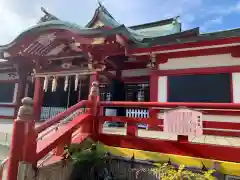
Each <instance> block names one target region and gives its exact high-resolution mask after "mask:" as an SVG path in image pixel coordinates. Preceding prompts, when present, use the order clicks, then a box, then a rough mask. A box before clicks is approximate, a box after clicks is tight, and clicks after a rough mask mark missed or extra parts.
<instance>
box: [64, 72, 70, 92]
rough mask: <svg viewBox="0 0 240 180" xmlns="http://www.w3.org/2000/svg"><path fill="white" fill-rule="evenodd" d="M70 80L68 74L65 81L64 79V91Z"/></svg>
mask: <svg viewBox="0 0 240 180" xmlns="http://www.w3.org/2000/svg"><path fill="white" fill-rule="evenodd" d="M68 80H69V76H66V77H65V81H64V91H67V87H68Z"/></svg>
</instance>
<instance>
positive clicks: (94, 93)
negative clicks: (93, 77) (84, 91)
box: [88, 81, 100, 136]
mask: <svg viewBox="0 0 240 180" xmlns="http://www.w3.org/2000/svg"><path fill="white" fill-rule="evenodd" d="M88 100H89V101H90V105H89V113H90V114H92V115H93V117H94V119H93V136H96V135H97V134H98V133H99V119H98V118H97V116H98V114H99V111H100V109H99V84H98V82H97V81H95V82H93V83H92V87H91V89H90V93H89V96H88Z"/></svg>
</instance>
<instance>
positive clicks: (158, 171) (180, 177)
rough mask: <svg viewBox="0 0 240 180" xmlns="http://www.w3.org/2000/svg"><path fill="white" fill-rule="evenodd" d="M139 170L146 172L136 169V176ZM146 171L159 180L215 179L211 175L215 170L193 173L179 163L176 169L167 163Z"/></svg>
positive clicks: (144, 170)
mask: <svg viewBox="0 0 240 180" xmlns="http://www.w3.org/2000/svg"><path fill="white" fill-rule="evenodd" d="M141 171H143V172H146V169H144V168H142V169H139V170H137V172H136V176H138V175H139V173H140V172H141ZM147 171H148V173H149V174H152V175H154V176H157V177H159V178H160V179H161V180H216V178H215V177H214V176H213V175H212V174H213V173H214V172H215V170H209V171H206V172H201V173H195V172H192V171H189V170H186V169H185V167H184V165H181V166H179V168H178V169H176V168H175V167H174V166H172V165H170V164H168V163H165V164H158V167H156V168H150V169H148V170H147Z"/></svg>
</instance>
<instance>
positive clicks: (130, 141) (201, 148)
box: [98, 134, 240, 162]
mask: <svg viewBox="0 0 240 180" xmlns="http://www.w3.org/2000/svg"><path fill="white" fill-rule="evenodd" d="M98 140H99V141H100V142H102V143H104V144H106V145H108V146H115V147H121V148H130V149H139V150H144V151H152V152H159V153H166V154H175V155H182V156H191V157H199V158H206V159H215V160H222V161H232V162H240V156H239V151H240V148H237V147H229V146H217V145H207V144H196V143H194V144H191V143H183V142H177V141H167V140H158V139H149V138H141V137H134V136H122V135H107V134H101V135H99V138H98Z"/></svg>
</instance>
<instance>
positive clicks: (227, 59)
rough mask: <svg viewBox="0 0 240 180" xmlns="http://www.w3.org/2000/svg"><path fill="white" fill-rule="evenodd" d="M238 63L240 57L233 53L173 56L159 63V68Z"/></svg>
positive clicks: (219, 65)
mask: <svg viewBox="0 0 240 180" xmlns="http://www.w3.org/2000/svg"><path fill="white" fill-rule="evenodd" d="M238 65H240V58H233V57H232V56H231V54H220V55H210V56H196V57H185V58H172V59H168V62H167V63H164V64H159V66H158V68H159V70H174V69H188V68H204V67H223V66H238Z"/></svg>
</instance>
